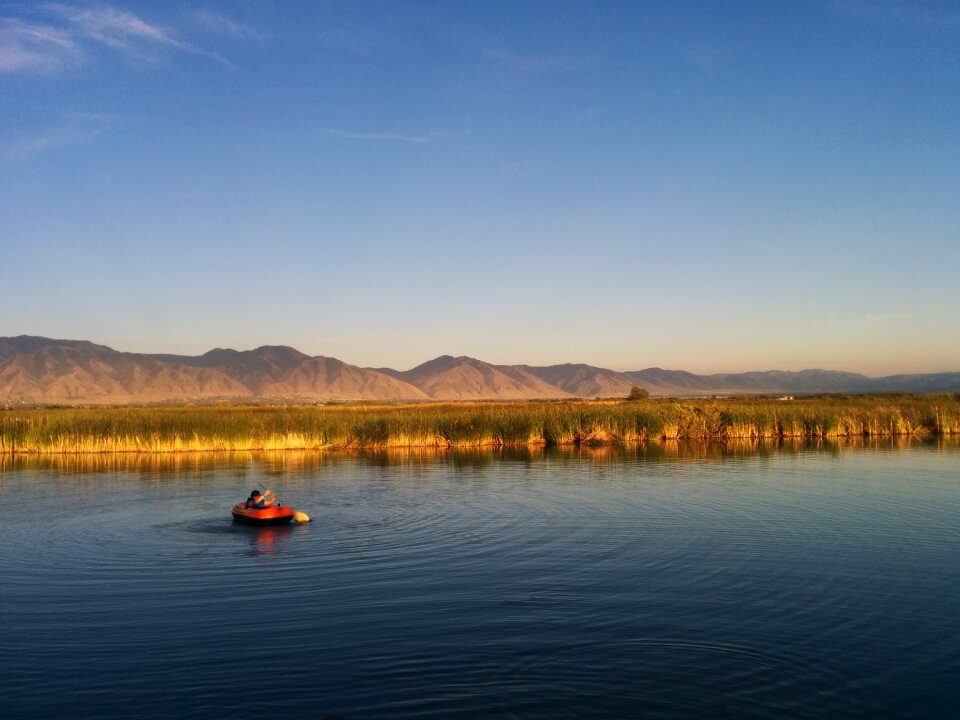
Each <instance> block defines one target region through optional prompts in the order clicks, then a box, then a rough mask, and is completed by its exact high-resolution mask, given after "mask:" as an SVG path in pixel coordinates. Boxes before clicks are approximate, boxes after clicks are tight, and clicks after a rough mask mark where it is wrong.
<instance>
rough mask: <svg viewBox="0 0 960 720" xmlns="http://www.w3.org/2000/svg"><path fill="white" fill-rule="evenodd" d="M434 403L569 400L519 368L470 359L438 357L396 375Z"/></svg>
mask: <svg viewBox="0 0 960 720" xmlns="http://www.w3.org/2000/svg"><path fill="white" fill-rule="evenodd" d="M397 377H400V378H402V379H403V380H405V381H407V382H409V383H410V384H412V385H415V386H417V387H418V388H420V389H421V390H423V391H424V392H425V393H426V394H427V395H429V396H430V397H431V398H433V399H435V400H485V399H490V398H496V399H502V400H532V399H545V398H551V399H552V398H569V397H573V396H572V395H571V394H570V393H568V392H566V391H564V390H561V389H560V388H558V387H556V386H554V385H551V384H550V383H547V382H544V381H543V380H541V379H540V378H539V377H537V376H536V375H534V374H533V373H530V372H528V371H527V370H526V369H524V368H522V367H520V366H513V365H490V364H489V363H485V362H482V361H480V360H476V359H474V358H470V357H465V356H461V357H451V356H450V355H443V356H441V357H438V358H435V359H433V360H430V361H429V362H425V363H423V364H422V365H418V366H417V367H415V368H413V369H412V370H407V371H406V372H402V373H398V375H397Z"/></svg>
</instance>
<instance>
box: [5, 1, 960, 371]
mask: <svg viewBox="0 0 960 720" xmlns="http://www.w3.org/2000/svg"><path fill="white" fill-rule="evenodd" d="M958 67H960V14H958V11H957V8H956V5H955V4H954V3H950V2H935V1H929V0H928V1H918V2H887V1H884V0H879V1H878V2H863V1H861V0H822V1H815V2H810V3H801V4H782V3H769V4H763V3H760V4H758V3H753V2H730V3H723V4H720V5H715V6H710V5H705V4H703V3H696V2H679V3H678V2H625V1H623V2H621V1H613V2H609V3H603V4H600V5H596V4H591V3H583V2H549V3H546V2H521V3H500V2H466V3H456V4H452V3H445V2H408V3H389V2H364V3H361V2H357V3H342V4H341V3H335V2H329V3H328V2H316V3H315V2H289V3H284V4H282V5H273V4H264V3H260V2H252V1H250V2H248V1H246V0H241V1H239V2H232V1H227V0H214V1H211V2H200V3H197V2H186V1H179V2H178V1H175V2H169V3H163V4H156V3H152V2H146V1H133V2H124V3H120V2H112V3H110V2H108V3H101V2H95V3H94V2H66V3H62V4H60V3H56V4H47V3H42V4H35V5H34V4H24V3H21V2H2V1H0V93H2V95H3V97H4V103H3V107H4V109H3V112H2V113H0V250H2V252H3V256H2V257H3V259H2V261H0V303H2V305H3V307H4V309H5V312H4V313H3V317H2V320H0V336H16V335H20V334H28V335H38V336H44V337H50V338H72V339H78V340H89V341H91V342H95V343H97V344H103V345H107V346H109V347H112V348H114V349H116V350H120V351H123V352H140V353H171V354H182V355H196V354H201V353H203V352H206V351H208V350H210V349H212V348H215V347H225V348H234V349H238V350H249V349H253V348H255V347H258V346H261V345H289V346H291V347H294V348H296V349H297V350H300V351H301V352H304V353H306V354H308V355H311V356H317V355H324V356H327V357H335V358H338V359H340V360H343V361H344V362H347V363H350V364H352V365H357V366H359V367H391V368H397V369H409V368H412V367H415V366H416V365H419V364H421V363H423V362H426V361H428V360H430V359H433V358H436V357H438V356H440V355H454V356H459V355H467V356H470V357H474V358H477V359H480V360H483V361H485V362H490V363H494V364H502V365H512V364H521V363H522V364H529V365H538V366H546V365H554V364H559V363H567V362H570V363H585V364H589V365H594V366H598V367H603V368H609V369H612V370H618V371H624V370H638V369H643V368H650V367H661V368H668V369H677V370H687V371H690V372H695V373H700V374H714V373H727V372H747V371H763V370H786V371H799V370H802V369H809V368H822V369H827V370H837V371H846V372H856V373H861V374H864V375H867V376H870V377H879V376H885V375H892V374H900V373H933V372H952V371H956V370H957V368H958V366H960V324H958V323H957V321H956V315H957V308H960V284H958V283H957V282H956V280H955V279H954V276H955V275H956V268H958V267H960V242H958V239H960V202H958V197H960V122H958V121H957V118H958V117H960V72H958V70H957V68H958Z"/></svg>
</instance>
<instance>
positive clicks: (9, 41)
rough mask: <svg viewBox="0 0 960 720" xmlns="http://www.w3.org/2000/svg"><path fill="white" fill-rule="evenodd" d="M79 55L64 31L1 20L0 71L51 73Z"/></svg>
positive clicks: (75, 46) (81, 54)
mask: <svg viewBox="0 0 960 720" xmlns="http://www.w3.org/2000/svg"><path fill="white" fill-rule="evenodd" d="M82 56H83V53H82V51H81V49H80V47H79V45H78V44H77V43H76V41H75V40H74V39H73V38H72V37H71V36H70V34H69V33H67V32H65V31H64V30H61V29H58V28H55V27H51V26H49V25H37V24H33V23H28V22H23V21H20V20H17V19H13V18H6V19H4V20H2V21H0V72H21V71H40V72H51V71H54V70H59V69H60V68H61V67H63V66H64V65H66V64H68V63H75V62H78V61H79V60H80V59H81V58H82Z"/></svg>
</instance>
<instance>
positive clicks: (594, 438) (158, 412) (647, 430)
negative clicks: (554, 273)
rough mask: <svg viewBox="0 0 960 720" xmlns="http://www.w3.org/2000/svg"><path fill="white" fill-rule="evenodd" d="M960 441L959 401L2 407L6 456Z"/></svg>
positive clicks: (1, 446) (0, 429)
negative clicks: (925, 437)
mask: <svg viewBox="0 0 960 720" xmlns="http://www.w3.org/2000/svg"><path fill="white" fill-rule="evenodd" d="M918 433H933V434H938V435H956V434H960V397H958V396H957V395H955V394H954V395H897V396H821V397H812V398H802V399H798V400H791V401H778V400H771V399H758V398H745V399H732V400H684V401H678V400H641V401H633V402H614V401H607V402H603V401H582V402H557V403H541V402H528V403H524V402H514V403H450V404H422V405H376V406H373V405H371V406H338V407H288V406H283V407H269V406H268V407H262V406H261V407H226V406H221V407H175V408H130V407H122V408H45V409H28V410H4V411H0V452H5V453H38V452H42V453H78V452H79V453H85V452H140V453H144V452H146V453H156V452H180V451H188V452H199V451H208V450H214V451H227V450H230V451H249V450H257V451H260V450H267V451H269V450H293V449H317V448H400V447H441V448H445V447H480V446H524V445H538V444H539V445H583V446H590V445H604V444H611V443H635V442H645V441H648V440H675V439H684V438H686V439H720V440H735V439H752V440H763V439H784V438H834V437H847V438H851V437H884V436H908V435H914V434H918Z"/></svg>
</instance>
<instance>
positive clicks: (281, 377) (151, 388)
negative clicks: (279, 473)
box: [0, 335, 960, 405]
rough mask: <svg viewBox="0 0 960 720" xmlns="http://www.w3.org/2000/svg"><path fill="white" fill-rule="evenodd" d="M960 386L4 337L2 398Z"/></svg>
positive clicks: (549, 394)
mask: <svg viewBox="0 0 960 720" xmlns="http://www.w3.org/2000/svg"><path fill="white" fill-rule="evenodd" d="M634 386H641V387H644V388H646V389H647V390H648V391H649V392H650V394H651V395H652V396H673V397H696V396H704V395H735V394H736V395H742V394H751V395H770V394H775V395H783V394H791V395H793V394H809V393H824V392H843V393H863V392H937V391H956V390H960V372H949V373H933V374H921V375H890V376H887V377H875V378H871V377H867V376H866V375H859V374H856V373H848V372H837V371H830V370H802V371H800V372H784V371H766V372H747V373H724V374H715V375H695V374H693V373H689V372H685V371H682V370H662V369H660V368H647V369H645V370H636V371H630V372H618V371H614V370H608V369H605V368H600V367H594V366H591V365H582V364H580V365H575V364H563V365H550V366H546V367H535V366H530V365H493V364H491V363H487V362H483V361H482V360H477V359H475V358H470V357H452V356H449V355H444V356H441V357H438V358H436V359H434V360H430V361H429V362H425V363H423V364H422V365H418V366H417V367H415V368H413V369H411V370H404V371H398V370H393V369H390V368H361V367H357V366H356V365H350V364H348V363H345V362H343V361H341V360H337V359H335V358H329V357H323V356H317V357H312V356H309V355H305V354H304V353H301V352H299V351H298V350H295V349H294V348H291V347H286V346H263V347H259V348H256V349H255V350H244V351H238V350H225V349H220V348H217V349H215V350H210V351H209V352H207V353H204V354H203V355H199V356H188V355H166V354H142V353H127V352H119V351H117V350H113V349H112V348H109V347H106V346H105V345H96V344H94V343H92V342H87V341H82V340H52V339H49V338H43V337H34V336H29V335H20V336H18V337H0V403H2V404H5V405H17V404H84V405H90V404H98V405H105V404H129V403H154V402H183V401H215V400H235V401H240V400H253V399H259V400H268V401H289V402H294V401H307V402H320V401H351V400H365V401H418V400H419V401H428V400H528V399H529V400H534V399H570V398H588V397H624V396H626V395H627V394H628V393H629V392H630V389H631V388H632V387H634Z"/></svg>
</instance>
